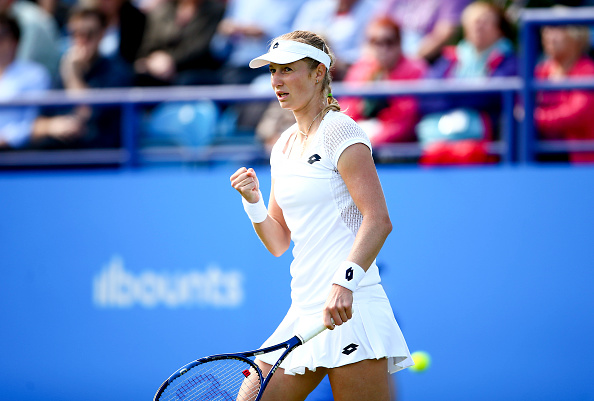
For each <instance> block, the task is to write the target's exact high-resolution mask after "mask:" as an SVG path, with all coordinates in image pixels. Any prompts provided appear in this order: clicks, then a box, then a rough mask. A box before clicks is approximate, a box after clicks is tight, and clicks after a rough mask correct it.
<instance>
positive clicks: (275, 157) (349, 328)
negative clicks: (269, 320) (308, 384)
mask: <svg viewBox="0 0 594 401" xmlns="http://www.w3.org/2000/svg"><path fill="white" fill-rule="evenodd" d="M295 131H296V126H295V125H293V126H292V127H291V128H289V129H288V130H286V131H285V132H284V133H283V134H282V135H281V137H280V138H279V140H278V141H277V143H276V144H275V146H274V147H273V149H272V153H271V157H270V164H271V172H272V178H273V179H274V196H275V198H276V201H277V203H278V204H279V206H280V207H281V209H282V210H283V215H284V218H285V221H286V223H287V226H288V227H289V229H290V230H291V239H292V240H293V243H294V247H293V257H294V260H293V262H292V263H291V277H292V280H291V299H292V304H291V307H290V309H289V311H288V313H287V315H286V316H285V318H284V319H283V321H282V322H281V324H280V325H279V327H278V328H277V330H276V331H275V332H274V333H273V334H272V336H271V337H270V338H269V339H268V340H266V342H265V343H264V345H263V346H269V345H274V344H277V343H279V342H281V341H284V340H286V339H287V338H290V337H291V336H293V335H295V334H296V333H297V332H301V331H304V330H303V329H308V328H310V327H312V326H314V325H316V324H319V323H320V322H321V319H322V309H323V307H324V304H325V302H326V298H327V296H328V294H329V292H330V288H331V283H332V277H333V275H334V272H335V271H336V269H337V268H338V266H339V265H340V263H341V262H342V261H344V260H346V259H347V257H348V255H349V252H350V250H351V248H352V246H353V242H354V240H355V236H356V234H357V231H358V230H359V227H360V226H361V222H362V220H363V216H362V215H361V212H360V211H359V210H358V209H357V207H356V206H355V203H354V202H353V199H352V198H351V196H350V194H349V192H348V190H347V188H346V185H345V183H344V181H343V180H342V177H341V176H340V174H339V172H338V168H337V164H338V159H339V157H340V155H341V154H342V152H343V151H344V150H345V149H346V148H347V147H349V146H351V145H353V144H355V143H363V144H365V145H366V146H367V147H369V149H371V144H370V142H369V139H368V138H367V135H366V134H365V132H364V131H363V130H362V129H361V128H360V127H359V125H357V123H356V122H355V121H353V120H352V119H351V118H350V117H348V116H347V115H345V114H343V113H340V112H335V111H330V112H329V113H328V114H326V116H325V117H324V119H323V120H322V122H321V124H320V127H319V128H318V131H317V133H316V135H315V136H314V137H313V138H312V142H311V143H310V145H309V147H308V148H307V149H306V152H305V153H304V154H303V156H302V157H301V158H300V159H288V157H287V155H286V154H285V153H283V151H284V149H286V148H287V146H286V145H287V141H290V140H291V141H292V139H291V135H292V133H294V132H295ZM289 145H290V144H289ZM288 148H290V146H289V147H288ZM295 151H300V149H298V146H297V145H295V149H293V152H295ZM287 152H288V151H287ZM279 356H280V352H276V353H271V354H267V355H263V356H260V357H259V358H260V359H261V360H262V361H264V362H266V363H269V364H273V363H275V362H276V360H277V359H278V357H279ZM383 357H388V358H389V364H388V366H389V371H390V373H393V372H396V371H398V370H400V369H403V368H406V367H408V366H411V365H412V358H411V357H410V353H409V351H408V348H407V346H406V342H405V340H404V337H403V335H402V332H401V331H400V328H399V327H398V324H397V323H396V319H395V318H394V313H393V311H392V308H391V306H390V303H389V301H388V298H387V297H386V294H385V292H384V290H383V287H382V286H381V284H380V275H379V271H378V268H377V265H376V263H375V261H374V263H373V264H372V265H371V267H370V268H369V270H367V272H366V273H365V277H364V278H363V280H362V281H361V282H360V284H359V288H358V289H357V290H356V291H355V292H354V294H353V318H352V319H351V320H349V321H348V322H347V323H345V324H343V325H341V326H337V327H336V328H335V329H334V330H332V331H330V330H326V331H324V332H323V333H322V334H320V335H318V336H317V337H315V338H314V339H312V340H311V341H309V342H308V343H306V344H304V345H303V346H301V347H298V348H297V349H295V350H294V351H293V352H292V353H291V354H289V356H288V357H287V359H285V361H284V362H283V363H282V364H281V367H282V368H284V369H285V373H287V374H295V373H300V374H303V373H305V369H306V368H307V369H310V370H313V371H315V369H316V368H317V367H327V368H334V367H339V366H343V365H347V364H350V363H354V362H358V361H361V360H365V359H379V358H383Z"/></svg>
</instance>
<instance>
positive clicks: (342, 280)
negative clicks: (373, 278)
mask: <svg viewBox="0 0 594 401" xmlns="http://www.w3.org/2000/svg"><path fill="white" fill-rule="evenodd" d="M363 277H365V270H363V268H362V267H361V266H359V265H358V264H356V263H353V262H349V261H348V260H345V261H344V262H342V263H341V264H340V266H339V267H338V270H336V273H334V277H333V278H332V284H338V285H341V286H343V287H344V288H348V289H349V290H351V291H355V290H356V289H357V287H358V286H359V283H360V282H361V280H363Z"/></svg>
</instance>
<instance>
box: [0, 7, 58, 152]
mask: <svg viewBox="0 0 594 401" xmlns="http://www.w3.org/2000/svg"><path fill="white" fill-rule="evenodd" d="M19 39H20V29H19V26H18V24H17V22H16V20H15V19H14V18H12V17H10V16H8V15H6V14H4V13H0V100H7V99H10V98H13V97H15V96H18V95H21V94H23V93H28V92H34V91H43V90H46V89H48V88H49V86H50V76H49V73H48V72H47V70H46V69H45V68H44V67H43V66H42V65H40V64H36V63H33V62H30V61H24V60H16V54H17V49H18V45H19ZM37 114H38V107H34V106H27V107H22V106H21V107H18V106H2V107H0V148H19V147H23V146H25V145H26V144H27V143H28V140H29V138H30V135H31V127H32V124H33V121H34V120H35V118H36V117H37Z"/></svg>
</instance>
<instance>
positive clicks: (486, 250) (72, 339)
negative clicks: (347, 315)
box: [0, 167, 594, 401]
mask: <svg viewBox="0 0 594 401" xmlns="http://www.w3.org/2000/svg"><path fill="white" fill-rule="evenodd" d="M234 170H235V167H217V168H213V169H205V170H193V171H179V170H176V171H164V170H155V171H133V172H113V171H112V172H86V173H53V174H50V173H35V174H32V173H27V174H19V173H16V174H5V175H1V176H0V196H1V199H2V201H1V204H2V207H1V208H0V221H1V223H0V251H1V257H0V272H1V275H2V276H1V277H2V278H1V280H0V322H1V323H0V324H1V325H2V326H1V327H2V329H1V330H0V344H1V347H2V351H1V355H2V356H1V357H0V388H1V389H2V394H3V395H2V396H1V398H2V399H6V400H23V401H26V400H42V399H43V400H46V399H53V400H80V399H85V400H87V401H92V400H105V399H110V400H122V401H124V400H126V401H131V400H147V399H151V398H152V396H153V394H154V392H155V390H156V389H157V387H158V386H159V384H160V382H161V381H162V380H163V379H164V378H165V377H166V376H168V375H169V374H170V373H172V372H173V371H174V370H175V369H176V368H177V367H179V366H180V365H182V364H184V363H186V362H188V361H189V360H191V359H195V358H197V357H199V356H203V355H207V354H212V353H219V352H231V351H241V350H246V349H251V348H254V347H257V346H259V345H260V343H261V342H262V341H263V340H264V339H265V338H266V336H267V335H268V334H269V333H270V332H271V330H273V328H274V327H275V326H276V325H277V324H278V322H279V321H280V319H281V318H282V317H283V316H284V313H285V311H286V309H287V308H288V306H289V302H290V300H289V292H288V285H289V279H290V278H289V275H288V264H289V262H290V255H284V256H282V257H280V258H274V257H273V256H271V255H269V254H268V253H267V252H266V250H265V249H264V247H263V246H262V244H261V243H260V242H259V240H258V239H257V237H256V236H255V234H254V233H253V230H252V227H251V224H250V223H249V221H248V219H247V217H246V216H245V215H244V212H243V209H242V207H241V202H240V200H239V195H238V194H237V193H236V192H235V191H234V190H233V189H232V188H231V187H230V185H229V178H228V177H229V175H230V174H231V173H232V172H233V171H234ZM257 171H258V173H259V174H260V177H261V182H262V186H263V187H264V188H265V191H266V190H267V189H268V188H269V186H270V183H269V179H268V172H267V169H266V168H265V167H261V168H259V169H257ZM379 173H380V178H381V180H382V183H383V186H384V190H385V193H386V198H387V201H388V204H389V208H390V212H391V217H392V220H393V223H394V231H393V233H392V234H391V236H390V237H389V239H388V241H387V243H386V245H385V247H384V249H383V251H382V252H381V254H380V257H379V258H378V262H379V263H380V265H381V269H382V277H383V283H384V286H385V288H386V291H387V292H388V294H389V296H390V298H391V301H392V304H393V307H394V312H395V314H396V317H397V319H398V320H399V322H400V325H401V327H402V330H403V332H404V334H405V336H406V338H407V341H408V344H409V347H410V349H411V351H415V350H426V351H428V352H429V353H430V354H431V356H432V358H433V364H432V366H431V367H430V369H429V370H427V371H426V372H424V373H416V374H415V373H414V372H409V371H404V372H400V373H398V374H396V383H397V387H398V393H399V398H400V399H401V400H403V401H410V400H414V401H423V400H436V399H440V400H457V401H462V400H479V399H480V400H501V399H506V400H594V380H592V372H593V371H594V362H593V361H594V345H592V344H593V342H592V338H594V316H593V311H594V294H593V291H592V283H594V258H593V257H594V246H593V240H592V238H593V237H594V207H593V205H594V169H589V168H571V167H550V168H529V167H522V168H520V167H518V168H501V169H500V168H497V169H445V170H421V169H411V170H408V169H390V168H387V167H383V168H380V170H379ZM318 397H321V396H320V395H318Z"/></svg>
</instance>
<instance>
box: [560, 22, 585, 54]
mask: <svg viewBox="0 0 594 401" xmlns="http://www.w3.org/2000/svg"><path fill="white" fill-rule="evenodd" d="M564 28H565V29H566V30H567V34H568V35H569V36H570V37H571V38H572V39H573V40H575V41H576V42H577V44H578V46H579V48H580V50H581V52H582V53H586V52H587V51H588V49H589V48H590V29H589V28H588V27H587V26H584V25H565V26H564Z"/></svg>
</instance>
